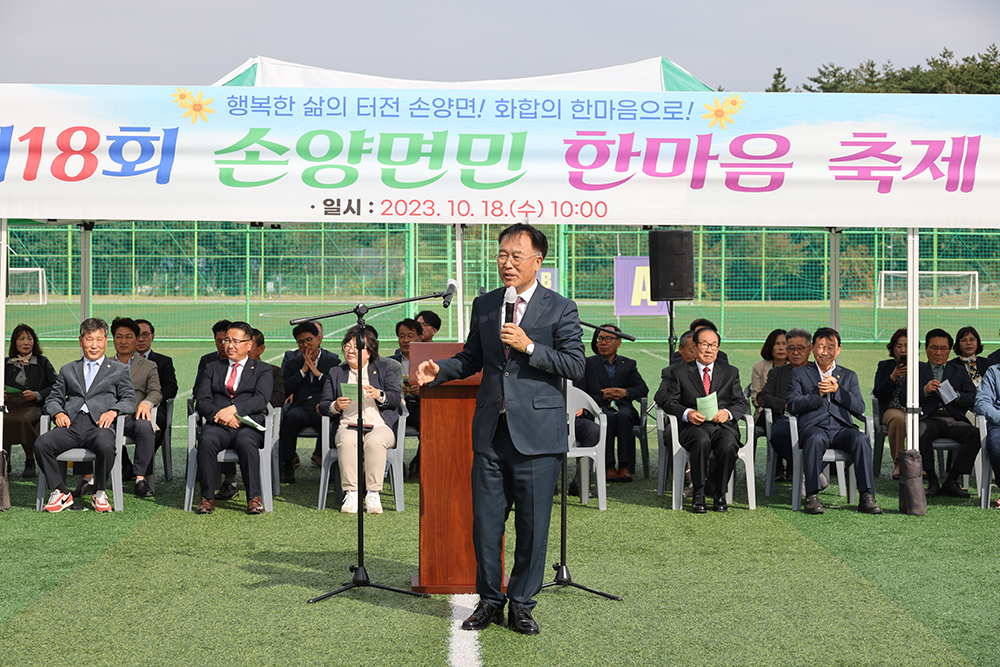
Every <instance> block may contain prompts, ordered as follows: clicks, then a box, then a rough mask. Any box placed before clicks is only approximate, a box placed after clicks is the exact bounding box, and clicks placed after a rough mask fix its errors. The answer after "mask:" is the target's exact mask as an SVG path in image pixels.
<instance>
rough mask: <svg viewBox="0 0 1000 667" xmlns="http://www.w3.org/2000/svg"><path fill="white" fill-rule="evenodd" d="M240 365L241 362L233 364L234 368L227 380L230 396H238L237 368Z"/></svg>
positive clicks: (227, 389)
mask: <svg viewBox="0 0 1000 667" xmlns="http://www.w3.org/2000/svg"><path fill="white" fill-rule="evenodd" d="M239 367H240V365H239V364H233V370H232V372H231V373H230V374H229V380H227V381H226V391H228V392H229V398H233V397H234V396H236V370H237V369H238V368H239Z"/></svg>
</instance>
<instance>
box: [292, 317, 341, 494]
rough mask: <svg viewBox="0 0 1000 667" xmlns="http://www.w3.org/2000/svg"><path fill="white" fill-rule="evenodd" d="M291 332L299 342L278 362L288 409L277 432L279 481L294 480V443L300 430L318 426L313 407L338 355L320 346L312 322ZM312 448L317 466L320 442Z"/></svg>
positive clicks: (318, 420) (295, 455)
mask: <svg viewBox="0 0 1000 667" xmlns="http://www.w3.org/2000/svg"><path fill="white" fill-rule="evenodd" d="M292 336H293V337H294V338H295V342H296V343H297V344H298V347H299V349H298V350H297V351H289V352H286V353H285V357H284V359H283V360H282V362H281V377H282V379H283V381H284V383H285V394H286V395H287V396H288V403H289V405H288V410H287V411H286V412H285V414H284V415H283V416H282V418H281V432H280V434H279V436H278V442H279V443H280V451H281V481H282V482H285V483H289V484H290V483H292V482H294V481H295V460H296V459H297V458H298V454H297V453H296V451H295V446H296V444H297V442H298V437H299V431H301V430H303V429H304V428H307V427H309V426H312V427H313V428H315V429H316V430H317V431H318V430H319V428H320V422H321V416H320V414H319V412H317V411H316V406H317V405H318V403H319V397H320V393H321V392H322V389H323V379H324V377H325V376H326V374H327V373H328V372H329V371H330V369H331V368H333V367H334V366H337V365H338V364H340V357H339V356H337V355H336V354H333V353H332V352H328V351H327V350H324V349H323V348H321V347H320V337H319V329H318V328H317V326H316V323H315V322H303V323H302V324H300V325H298V326H296V327H295V328H294V329H292ZM316 447H317V448H316V450H315V451H314V452H313V457H312V460H313V463H314V464H315V465H316V467H319V466H320V465H321V464H322V459H321V457H320V454H319V445H318V444H317V446H316Z"/></svg>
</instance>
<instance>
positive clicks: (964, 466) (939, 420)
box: [920, 415, 981, 475]
mask: <svg viewBox="0 0 1000 667" xmlns="http://www.w3.org/2000/svg"><path fill="white" fill-rule="evenodd" d="M935 438H951V439H952V440H955V441H956V442H958V443H959V444H960V445H961V448H960V449H959V450H958V451H957V452H956V453H955V457H954V458H953V459H952V463H951V469H952V470H954V471H955V472H958V473H961V474H963V475H968V474H970V473H971V472H972V469H973V467H975V465H976V457H977V456H978V455H979V449H980V446H981V444H980V442H979V429H978V428H976V427H975V426H973V425H972V424H970V423H968V422H964V421H961V420H959V419H955V418H954V417H952V416H951V415H947V416H938V415H931V416H930V417H925V418H924V419H921V420H920V458H921V460H922V461H923V464H924V471H925V472H926V473H927V474H928V475H933V474H935V473H934V445H933V444H932V443H933V442H934V439H935Z"/></svg>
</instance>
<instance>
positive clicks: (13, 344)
mask: <svg viewBox="0 0 1000 667" xmlns="http://www.w3.org/2000/svg"><path fill="white" fill-rule="evenodd" d="M23 333H27V334H30V335H31V339H32V340H33V341H34V345H33V346H32V348H31V354H33V355H35V356H38V357H40V356H42V346H41V345H39V344H38V334H36V333H35V330H34V329H32V328H31V327H29V326H28V325H27V324H18V325H17V326H16V327H14V331H13V333H11V334H10V352H8V353H7V356H8V357H10V358H11V359H13V358H14V357H19V356H21V355H19V354H18V352H17V339H18V338H20V337H21V334H23Z"/></svg>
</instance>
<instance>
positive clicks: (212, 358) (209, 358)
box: [191, 352, 229, 395]
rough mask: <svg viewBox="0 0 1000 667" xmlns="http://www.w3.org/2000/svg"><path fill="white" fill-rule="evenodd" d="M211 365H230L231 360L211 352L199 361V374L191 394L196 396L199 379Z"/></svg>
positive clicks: (196, 374) (196, 376)
mask: <svg viewBox="0 0 1000 667" xmlns="http://www.w3.org/2000/svg"><path fill="white" fill-rule="evenodd" d="M209 364H226V365H227V366H228V365H229V360H228V359H226V358H225V357H220V356H219V353H218V352H209V353H208V354H206V355H204V356H203V357H202V358H201V359H199V360H198V372H197V373H195V376H194V386H193V387H192V388H191V394H192V395H194V393H195V390H196V389H197V388H198V378H200V377H201V374H202V373H204V372H205V366H207V365H209Z"/></svg>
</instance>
